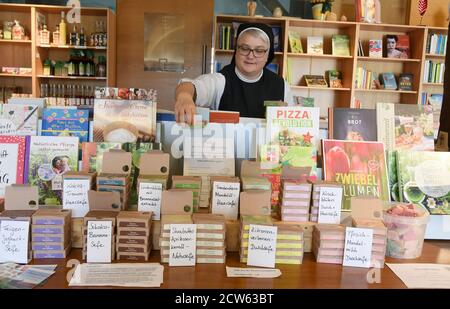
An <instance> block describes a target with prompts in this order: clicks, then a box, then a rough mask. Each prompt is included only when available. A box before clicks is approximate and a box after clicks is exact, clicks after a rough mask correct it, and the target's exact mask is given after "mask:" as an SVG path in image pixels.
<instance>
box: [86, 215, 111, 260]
mask: <svg viewBox="0 0 450 309" xmlns="http://www.w3.org/2000/svg"><path fill="white" fill-rule="evenodd" d="M118 215H119V212H118V211H108V210H91V211H89V212H88V213H87V214H86V216H84V221H83V259H84V260H86V258H87V232H88V222H89V221H111V224H112V237H111V260H114V253H115V250H114V248H115V243H116V233H115V231H116V220H117V216H118Z"/></svg>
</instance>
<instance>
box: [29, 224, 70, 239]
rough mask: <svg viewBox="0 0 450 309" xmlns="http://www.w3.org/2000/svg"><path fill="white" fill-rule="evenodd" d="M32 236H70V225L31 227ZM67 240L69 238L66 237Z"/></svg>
mask: <svg viewBox="0 0 450 309" xmlns="http://www.w3.org/2000/svg"><path fill="white" fill-rule="evenodd" d="M31 233H32V234H57V235H67V236H68V235H70V225H65V226H64V225H36V224H32V225H31ZM67 238H69V237H67Z"/></svg>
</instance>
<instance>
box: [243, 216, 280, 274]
mask: <svg viewBox="0 0 450 309" xmlns="http://www.w3.org/2000/svg"><path fill="white" fill-rule="evenodd" d="M277 232H278V228H277V227H276V226H264V225H253V224H251V225H250V230H249V237H248V259H247V265H251V266H260V267H271V268H274V267H275V254H276V248H277Z"/></svg>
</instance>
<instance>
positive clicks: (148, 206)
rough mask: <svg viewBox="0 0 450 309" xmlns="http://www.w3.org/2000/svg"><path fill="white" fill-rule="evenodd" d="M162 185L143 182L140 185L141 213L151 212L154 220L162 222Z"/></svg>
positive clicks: (139, 206)
mask: <svg viewBox="0 0 450 309" xmlns="http://www.w3.org/2000/svg"><path fill="white" fill-rule="evenodd" d="M161 196H162V184H161V183H149V182H141V183H140V185H139V200H138V210H139V211H151V212H152V213H153V220H157V221H159V220H161Z"/></svg>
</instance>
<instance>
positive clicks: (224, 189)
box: [212, 181, 241, 220]
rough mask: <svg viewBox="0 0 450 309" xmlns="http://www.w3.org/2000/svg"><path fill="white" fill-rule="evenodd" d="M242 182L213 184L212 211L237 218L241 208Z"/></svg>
mask: <svg viewBox="0 0 450 309" xmlns="http://www.w3.org/2000/svg"><path fill="white" fill-rule="evenodd" d="M240 190H241V186H240V183H231V182H218V181H215V182H214V184H213V191H212V192H213V196H212V213H213V214H220V215H224V216H225V218H226V219H230V220H236V219H237V217H238V209H239V193H240Z"/></svg>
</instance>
